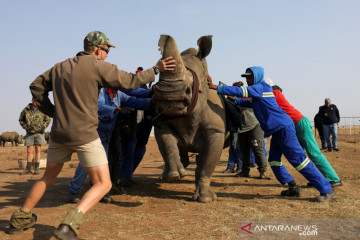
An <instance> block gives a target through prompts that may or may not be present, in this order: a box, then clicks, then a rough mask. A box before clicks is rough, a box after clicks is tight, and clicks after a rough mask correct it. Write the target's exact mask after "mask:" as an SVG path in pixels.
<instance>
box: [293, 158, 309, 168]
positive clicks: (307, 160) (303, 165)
mask: <svg viewBox="0 0 360 240" xmlns="http://www.w3.org/2000/svg"><path fill="white" fill-rule="evenodd" d="M309 162H310V159H309V158H306V159H305V160H304V161H303V162H302V163H301V164H300V165H299V166H297V167H296V168H295V169H296V170H297V171H301V170H302V169H303V168H304V167H306V165H308V164H309Z"/></svg>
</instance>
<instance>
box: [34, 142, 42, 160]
mask: <svg viewBox="0 0 360 240" xmlns="http://www.w3.org/2000/svg"><path fill="white" fill-rule="evenodd" d="M40 152H41V145H35V162H37V163H38V162H40Z"/></svg>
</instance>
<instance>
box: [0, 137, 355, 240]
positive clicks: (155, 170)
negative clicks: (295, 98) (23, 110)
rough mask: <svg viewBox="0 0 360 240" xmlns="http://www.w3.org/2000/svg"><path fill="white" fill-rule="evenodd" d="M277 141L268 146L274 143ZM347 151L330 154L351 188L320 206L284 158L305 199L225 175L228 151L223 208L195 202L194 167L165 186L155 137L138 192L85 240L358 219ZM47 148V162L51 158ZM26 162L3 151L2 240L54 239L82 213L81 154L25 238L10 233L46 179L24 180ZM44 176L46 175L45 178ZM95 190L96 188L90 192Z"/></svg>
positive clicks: (223, 234) (221, 187)
mask: <svg viewBox="0 0 360 240" xmlns="http://www.w3.org/2000/svg"><path fill="white" fill-rule="evenodd" d="M269 142H270V141H268V143H269ZM338 145H339V148H340V151H339V152H334V151H333V152H330V153H325V152H324V155H325V156H326V157H327V159H328V160H329V162H330V163H331V164H332V166H333V168H334V169H335V170H336V171H337V173H338V175H339V177H340V178H341V180H342V181H343V183H344V186H342V187H338V188H336V191H337V198H336V199H335V200H334V201H332V202H328V203H317V202H314V201H313V199H314V198H315V197H316V196H317V195H319V193H318V192H317V191H316V190H315V189H314V188H307V187H305V186H306V183H307V181H306V180H305V179H304V178H303V177H302V176H301V175H300V174H299V173H298V172H296V170H295V169H294V168H293V167H291V166H290V165H289V164H288V162H287V161H286V160H285V159H283V163H284V165H285V166H286V167H287V169H288V170H289V172H290V173H291V174H292V175H293V176H294V177H295V179H296V181H297V183H298V184H299V185H301V186H303V187H304V188H303V195H302V196H301V197H299V198H295V199H294V198H287V197H281V196H280V192H281V191H282V190H283V189H284V188H283V187H282V186H281V185H280V184H279V183H278V182H277V180H276V179H275V178H274V175H273V173H272V171H271V169H270V168H269V169H268V172H267V175H268V176H269V177H271V180H259V179H257V178H256V177H257V176H258V172H257V170H256V168H252V170H251V172H250V174H251V177H249V178H235V177H233V175H234V174H224V173H222V171H223V170H224V169H225V168H226V164H227V158H228V150H227V149H225V150H224V151H223V154H222V156H221V159H220V161H219V163H218V165H217V167H216V170H215V172H214V174H213V178H212V183H211V187H212V189H213V190H214V191H215V192H216V194H217V196H218V201H216V202H213V203H208V204H203V203H198V202H194V201H192V194H193V192H194V189H195V186H194V170H195V167H196V166H195V163H194V160H195V159H193V158H191V160H192V163H191V164H190V165H189V167H188V168H187V172H188V175H187V176H186V177H184V178H183V179H181V180H179V181H175V182H164V181H163V180H162V179H161V178H160V176H161V173H162V168H163V160H162V158H161V155H160V153H159V151H158V147H157V144H156V141H155V139H154V138H153V137H152V138H150V141H149V143H148V146H147V152H146V155H145V158H144V160H143V161H142V163H141V164H140V166H139V168H138V169H137V170H136V172H135V176H134V181H136V183H137V184H136V185H135V186H134V187H133V188H131V189H129V190H128V191H127V194H126V195H113V196H112V197H113V198H114V200H115V202H114V203H113V204H104V203H99V204H97V205H96V206H95V208H94V209H92V210H91V211H90V212H89V213H88V214H87V215H86V217H85V221H84V223H83V225H82V226H81V229H80V233H79V236H80V237H82V238H86V239H109V240H110V239H239V232H238V231H239V227H240V226H239V219H244V218H249V219H250V218H259V219H273V218H291V219H293V218H359V216H360V191H359V185H360V175H359V169H360V157H359V156H360V155H359V153H360V145H359V142H357V143H356V142H355V143H354V142H348V141H340V142H339V143H338ZM46 148H47V146H46V145H45V146H43V152H42V157H46V151H45V150H46ZM19 159H26V147H24V146H18V147H11V146H9V145H8V146H6V147H1V148H0V162H1V164H0V179H1V181H0V239H3V240H6V239H40V240H42V239H54V238H52V237H51V233H52V232H53V230H54V229H55V227H57V226H58V225H59V224H60V222H61V220H62V218H63V217H64V216H65V214H66V212H67V211H68V210H69V209H71V208H73V207H75V204H69V203H67V200H68V184H69V182H70V180H71V177H72V176H73V175H74V171H75V167H76V165H77V163H78V160H77V156H76V154H74V155H73V157H72V161H70V162H69V163H66V164H65V166H64V168H63V171H62V172H61V173H60V175H59V178H58V180H57V181H56V182H55V184H54V185H53V186H52V187H51V188H50V189H49V190H48V191H47V192H46V194H45V195H44V197H43V198H42V199H41V201H40V202H39V204H38V205H37V207H36V208H35V209H34V211H33V212H34V213H36V214H37V216H38V222H37V224H36V225H35V227H34V228H31V229H29V230H27V231H25V232H23V233H22V234H19V235H7V234H5V233H4V230H5V228H6V227H7V225H8V221H9V219H10V216H11V214H12V212H13V211H14V210H16V209H18V208H19V207H20V206H21V205H22V203H23V202H24V199H25V197H26V195H27V193H28V191H29V190H30V188H31V187H32V185H33V184H34V182H35V181H36V180H38V179H40V178H41V175H38V176H34V175H31V176H30V175H25V176H20V175H19V174H18V173H19V172H20V171H22V170H19V169H18V160H19ZM43 172H44V170H41V174H43ZM88 187H89V181H88V180H87V181H86V182H85V184H84V188H85V189H87V188H88Z"/></svg>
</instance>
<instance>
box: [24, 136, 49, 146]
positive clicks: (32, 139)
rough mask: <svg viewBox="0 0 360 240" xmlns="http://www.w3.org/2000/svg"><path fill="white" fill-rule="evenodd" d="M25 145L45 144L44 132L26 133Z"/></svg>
mask: <svg viewBox="0 0 360 240" xmlns="http://www.w3.org/2000/svg"><path fill="white" fill-rule="evenodd" d="M24 139H25V144H24V145H25V146H34V145H43V144H45V134H44V133H26V135H25V137H24Z"/></svg>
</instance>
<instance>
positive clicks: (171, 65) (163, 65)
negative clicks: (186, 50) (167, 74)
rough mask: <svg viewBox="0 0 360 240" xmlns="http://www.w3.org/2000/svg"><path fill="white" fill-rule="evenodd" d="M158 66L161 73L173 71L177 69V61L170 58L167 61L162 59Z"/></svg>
mask: <svg viewBox="0 0 360 240" xmlns="http://www.w3.org/2000/svg"><path fill="white" fill-rule="evenodd" d="M156 66H157V67H158V68H159V70H160V72H164V71H165V70H166V71H173V70H174V69H175V67H176V64H175V59H174V58H173V57H172V56H170V57H167V58H165V59H160V60H159V61H158V63H157V64H156Z"/></svg>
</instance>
